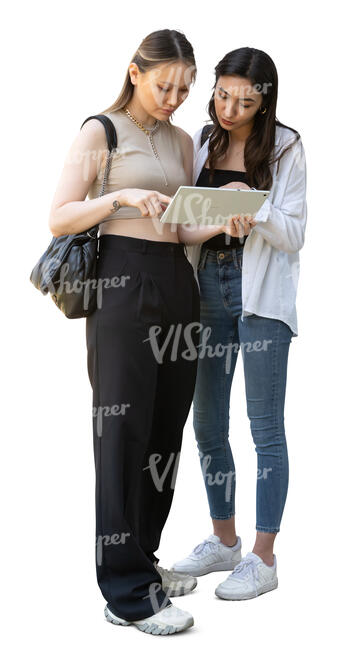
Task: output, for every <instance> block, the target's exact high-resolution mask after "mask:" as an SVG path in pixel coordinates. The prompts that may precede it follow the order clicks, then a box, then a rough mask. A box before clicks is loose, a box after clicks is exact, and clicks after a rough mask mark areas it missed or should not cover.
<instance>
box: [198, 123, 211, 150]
mask: <svg viewBox="0 0 364 650" xmlns="http://www.w3.org/2000/svg"><path fill="white" fill-rule="evenodd" d="M213 128H214V125H213V124H205V126H204V127H203V129H202V131H201V147H203V145H204V144H205V142H206V140H207V138H208V137H209V135H210V133H211V131H212V129H213Z"/></svg>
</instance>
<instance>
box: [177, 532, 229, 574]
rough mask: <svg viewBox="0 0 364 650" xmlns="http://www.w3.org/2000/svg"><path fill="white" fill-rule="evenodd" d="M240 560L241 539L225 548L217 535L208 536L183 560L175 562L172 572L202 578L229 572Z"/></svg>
mask: <svg viewBox="0 0 364 650" xmlns="http://www.w3.org/2000/svg"><path fill="white" fill-rule="evenodd" d="M240 560H241V539H240V537H238V541H237V542H236V544H235V546H225V544H223V543H222V542H221V541H220V537H218V536H217V535H210V537H208V538H207V539H205V540H204V541H203V542H202V543H201V544H198V545H197V546H196V547H195V548H194V549H193V551H192V553H190V555H188V556H187V557H186V558H185V559H184V560H180V561H179V562H175V564H174V565H173V567H172V571H177V572H184V573H188V574H189V575H191V576H204V575H206V573H211V572H212V571H230V570H231V569H233V568H234V567H235V566H236V565H237V564H239V562H240Z"/></svg>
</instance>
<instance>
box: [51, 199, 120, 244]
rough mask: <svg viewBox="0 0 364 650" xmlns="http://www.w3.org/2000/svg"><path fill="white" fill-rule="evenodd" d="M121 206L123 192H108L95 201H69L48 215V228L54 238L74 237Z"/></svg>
mask: <svg viewBox="0 0 364 650" xmlns="http://www.w3.org/2000/svg"><path fill="white" fill-rule="evenodd" d="M123 205H125V193H124V192H123V190H117V191H116V192H110V193H109V194H104V195H103V196H101V197H98V198H96V199H88V200H84V201H69V202H67V203H65V204H64V205H61V206H60V207H58V208H57V209H56V210H55V211H54V212H53V213H52V214H51V215H50V217H49V228H50V230H51V232H52V234H53V235H54V236H55V237H60V236H61V235H74V234H76V233H79V232H83V231H85V230H88V229H89V228H92V226H95V225H96V224H97V223H99V222H100V221H102V220H103V219H105V218H106V217H107V216H109V215H110V214H112V213H113V212H116V210H118V209H119V208H120V207H121V206H123Z"/></svg>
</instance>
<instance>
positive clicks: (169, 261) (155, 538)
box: [49, 29, 199, 635]
mask: <svg viewBox="0 0 364 650" xmlns="http://www.w3.org/2000/svg"><path fill="white" fill-rule="evenodd" d="M195 74H196V66H195V58H194V54H193V48H192V46H191V44H190V43H189V41H188V40H187V39H186V37H185V35H184V34H182V33H181V32H179V31H175V30H169V29H164V30H160V31H156V32H153V33H151V34H149V35H148V36H147V37H146V38H145V39H144V40H143V41H142V43H141V44H140V46H139V47H138V49H137V51H136V52H135V54H134V56H133V57H132V59H131V62H130V64H129V66H128V71H127V74H126V79H125V82H124V85H123V88H122V90H121V92H120V95H119V97H118V98H117V100H116V101H115V102H114V103H113V104H112V105H111V106H110V107H109V108H108V109H106V110H105V111H103V112H102V113H101V115H104V116H107V117H108V118H109V119H110V120H111V121H112V123H113V125H114V127H115V130H116V134H117V141H118V144H117V149H116V150H115V151H114V153H113V155H112V159H111V168H110V172H109V177H108V180H107V184H106V192H105V194H104V195H103V196H100V197H99V192H100V187H101V185H102V180H103V175H104V169H105V165H106V159H107V153H108V150H107V140H106V135H105V129H104V126H103V124H102V123H101V122H100V121H99V119H98V118H96V117H94V116H92V117H93V119H90V118H87V120H85V122H84V123H83V125H82V128H81V130H80V133H79V135H78V136H77V137H76V139H75V141H74V143H73V144H72V147H71V149H70V152H69V155H68V158H67V161H66V164H65V167H64V170H63V173H62V176H61V179H60V182H59V185H58V188H57V191H56V194H55V197H54V200H53V203H52V208H51V213H50V221H49V223H50V228H51V231H52V233H53V234H54V235H55V236H59V235H63V234H73V233H77V232H82V231H84V230H86V229H87V228H90V227H92V226H94V225H95V224H100V228H99V232H100V238H99V253H98V255H99V257H98V266H97V279H98V280H99V281H100V282H101V283H102V282H104V281H106V280H108V281H109V284H108V285H107V283H106V282H105V283H104V287H105V288H104V289H103V291H102V301H101V304H99V305H98V308H97V309H96V311H94V313H93V314H92V315H90V316H88V317H87V320H86V336H87V351H88V373H89V378H90V382H91V385H92V388H93V443H94V456H95V470H96V495H95V496H96V570H97V579H98V584H99V586H100V589H101V592H102V594H103V596H104V597H105V599H106V600H107V605H106V607H105V617H106V619H107V620H108V621H110V622H112V623H114V624H117V625H128V624H130V623H134V624H135V625H136V626H137V627H138V629H140V630H142V631H144V632H148V633H153V634H163V635H164V634H172V633H174V632H178V631H180V630H183V629H186V628H188V627H190V626H191V625H193V618H192V616H191V615H190V614H189V613H188V612H184V611H183V610H180V609H178V608H177V607H174V605H172V603H171V601H170V600H169V596H177V595H183V594H184V593H188V592H189V591H191V590H192V589H193V588H194V587H195V586H196V583H197V581H196V579H195V578H191V576H180V575H179V574H178V575H177V576H176V575H175V574H173V573H171V572H168V571H167V570H165V569H162V568H161V567H159V565H158V558H157V557H156V555H155V552H156V550H157V549H158V546H159V542H160V536H161V532H162V529H163V526H164V524H165V521H166V519H167V516H168V512H169V509H170V506H171V502H172V497H173V490H174V479H175V474H176V469H177V466H178V460H179V453H180V448H181V441H182V433H183V428H184V424H185V421H186V419H187V416H188V413H189V410H190V406H191V403H192V397H193V391H194V386H195V378H196V371H197V359H186V358H184V356H182V352H183V349H184V347H183V344H182V341H181V342H180V343H179V342H178V345H177V346H176V341H175V338H174V337H173V336H172V337H171V336H170V333H171V332H173V330H174V329H175V328H176V327H177V325H178V324H182V325H183V326H185V325H187V324H189V323H191V322H198V321H199V290H198V285H197V283H196V280H195V277H194V272H193V268H192V266H191V264H190V262H189V261H188V259H187V257H186V251H185V247H184V244H183V243H180V242H179V240H178V234H177V231H176V229H173V228H172V227H171V225H170V224H161V223H160V215H161V214H162V213H163V207H164V204H168V203H169V202H170V200H171V196H172V195H173V194H174V193H175V192H176V191H177V189H178V187H179V186H180V185H190V184H191V182H192V164H193V143H192V139H191V137H190V136H189V135H188V134H187V133H185V132H184V131H183V130H182V129H180V128H179V127H177V126H174V125H173V124H172V123H171V117H172V115H173V113H174V112H175V110H176V109H177V108H178V107H179V106H180V105H181V104H182V102H183V101H184V100H185V99H186V97H187V95H188V93H189V88H190V85H191V83H192V82H193V81H194V79H195ZM87 195H88V197H89V200H88V201H85V198H86V196H87ZM121 279H123V281H122V282H121ZM115 280H118V281H117V282H115ZM191 336H192V337H193V341H194V343H195V345H197V342H198V336H199V333H198V329H197V328H196V330H195V331H194V332H191ZM165 345H166V347H165V349H164V351H163V356H161V354H159V353H158V352H160V350H162V349H163V348H164V346H165ZM161 477H162V478H163V481H162V480H161Z"/></svg>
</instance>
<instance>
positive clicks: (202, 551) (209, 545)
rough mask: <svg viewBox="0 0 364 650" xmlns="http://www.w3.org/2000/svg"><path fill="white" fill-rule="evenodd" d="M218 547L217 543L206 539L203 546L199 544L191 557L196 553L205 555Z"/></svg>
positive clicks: (202, 543)
mask: <svg viewBox="0 0 364 650" xmlns="http://www.w3.org/2000/svg"><path fill="white" fill-rule="evenodd" d="M215 547H216V542H212V541H211V540H210V539H204V541H203V542H201V544H197V546H195V548H194V549H193V551H192V553H191V555H193V554H194V553H196V555H205V554H206V552H207V551H212V550H213V549H214V548H215Z"/></svg>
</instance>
